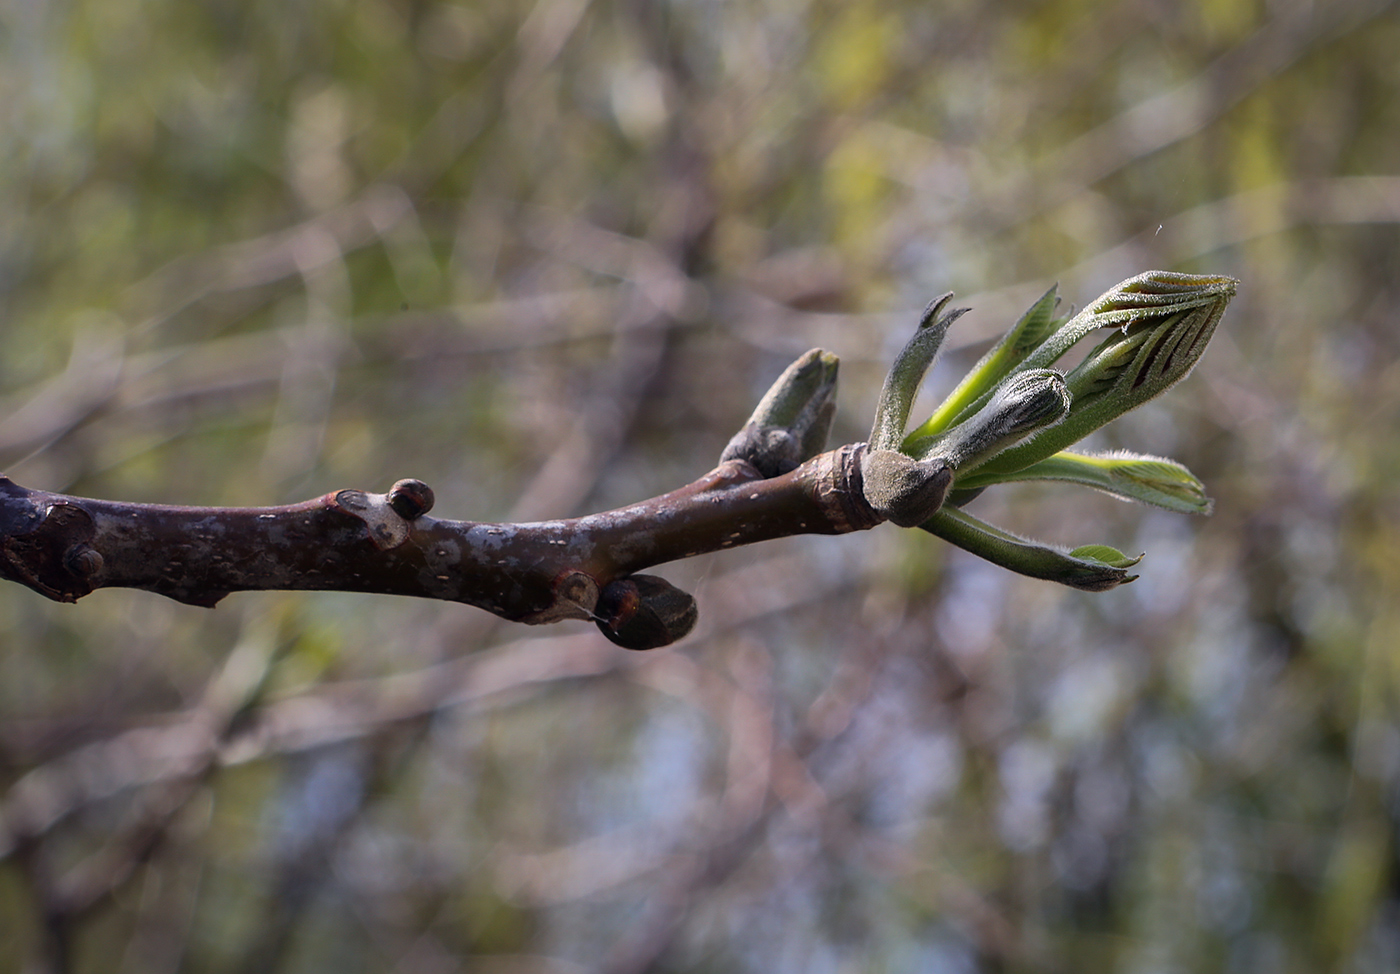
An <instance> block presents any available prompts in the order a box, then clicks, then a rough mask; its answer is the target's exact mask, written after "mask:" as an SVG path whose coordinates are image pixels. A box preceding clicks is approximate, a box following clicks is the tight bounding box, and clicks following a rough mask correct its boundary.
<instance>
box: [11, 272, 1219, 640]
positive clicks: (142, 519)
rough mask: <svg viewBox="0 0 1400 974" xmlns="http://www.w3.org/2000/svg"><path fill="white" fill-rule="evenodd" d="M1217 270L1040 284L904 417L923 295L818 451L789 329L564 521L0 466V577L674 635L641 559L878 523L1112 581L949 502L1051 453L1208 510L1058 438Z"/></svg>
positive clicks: (1162, 345) (826, 361) (1155, 367)
mask: <svg viewBox="0 0 1400 974" xmlns="http://www.w3.org/2000/svg"><path fill="white" fill-rule="evenodd" d="M1235 285H1236V282H1235V281H1234V280H1232V279H1231V278H1227V277H1220V276H1201V275H1189V274H1176V273H1171V272H1166V271H1151V272H1148V273H1146V274H1142V275H1139V276H1138V277H1135V278H1132V279H1130V280H1128V281H1124V282H1123V283H1122V284H1120V285H1118V286H1117V287H1115V288H1113V289H1111V290H1110V291H1108V292H1106V293H1105V294H1103V295H1102V296H1100V297H1099V299H1098V300H1096V301H1094V302H1093V303H1091V304H1090V305H1089V306H1088V307H1087V308H1085V310H1084V311H1082V312H1080V313H1079V314H1078V315H1075V316H1074V317H1073V318H1070V317H1065V318H1055V317H1054V314H1053V310H1054V306H1055V297H1054V291H1053V289H1052V290H1051V291H1050V292H1048V293H1047V294H1046V295H1045V296H1044V297H1043V298H1042V299H1041V300H1040V301H1038V302H1037V303H1036V305H1035V306H1033V307H1032V308H1031V310H1030V311H1028V312H1027V313H1026V315H1025V316H1023V317H1022V319H1021V321H1020V322H1018V323H1017V325H1016V326H1015V327H1014V328H1013V329H1012V330H1011V331H1010V332H1009V333H1008V335H1007V337H1006V338H1005V339H1003V341H1002V343H1001V344H999V345H998V346H997V347H996V348H994V349H992V351H990V352H988V353H987V355H986V356H984V358H983V359H982V361H980V362H979V363H978V364H977V365H976V366H974V367H973V370H972V372H970V373H969V374H968V376H967V378H965V379H964V380H963V382H962V384H961V385H960V386H959V387H958V388H957V389H956V390H954V393H953V394H952V396H950V397H949V399H948V401H947V402H945V404H944V406H943V407H940V409H939V410H938V411H936V412H935V413H934V415H933V416H932V417H930V418H929V419H928V420H927V421H926V422H925V423H923V424H922V425H921V426H919V427H918V428H916V429H915V430H914V431H913V432H912V433H909V434H907V435H906V432H905V430H906V427H907V421H908V417H909V411H910V408H911V406H912V404H913V402H914V399H915V396H916V394H917V391H918V387H919V384H920V383H921V382H922V381H923V378H924V374H925V372H926V370H927V369H928V367H929V365H930V364H931V363H932V362H933V359H934V358H935V356H936V355H937V353H938V348H939V345H940V344H941V343H942V340H943V337H944V335H945V334H946V332H947V330H948V327H949V325H951V324H952V323H953V321H954V320H956V318H957V317H958V316H959V315H961V314H962V309H957V310H953V311H948V312H944V310H943V309H944V306H945V305H946V303H947V301H948V299H949V297H951V295H945V296H943V297H942V298H939V299H938V300H936V301H934V302H933V303H932V304H930V305H929V308H928V310H927V311H926V312H925V313H924V315H923V318H922V320H921V321H920V323H919V326H918V328H917V329H916V331H915V335H914V337H913V338H912V339H911V340H910V343H909V345H908V346H907V347H906V348H905V350H904V352H903V353H902V354H901V355H900V356H899V358H898V359H897V360H896V362H895V364H894V367H893V368H892V369H891V371H890V375H889V377H888V379H887V381H886V383H885V386H884V389H883V391H882V392H881V396H880V403H879V408H878V409H877V411H876V419H875V425H874V427H873V428H872V430H871V435H870V442H869V443H868V444H867V443H853V444H848V445H846V446H843V447H840V448H839V449H836V450H832V451H829V452H822V451H823V450H824V449H825V445H826V439H827V435H828V433H829V431H830V429H831V421H832V416H833V413H834V411H835V393H836V376H837V367H838V362H837V359H836V356H835V355H832V354H831V353H829V352H825V351H822V350H821V349H812V350H811V351H809V352H807V353H806V354H805V355H803V356H802V357H801V358H799V359H798V360H797V361H796V362H794V363H793V364H792V365H790V366H789V367H788V368H787V370H786V371H785V372H784V373H783V374H782V375H781V376H779V377H778V379H777V381H776V382H775V383H774V384H773V386H772V388H770V389H769V390H768V392H767V394H766V395H764V397H763V398H762V400H760V402H759V404H758V406H757V407H756V408H755V410H754V412H753V415H752V416H751V417H750V418H749V421H748V422H747V423H746V424H745V425H744V427H743V428H742V429H741V430H740V431H739V432H738V433H737V434H735V436H734V438H733V439H731V440H730V442H729V444H728V445H727V446H726V447H725V449H724V452H723V453H722V454H721V455H720V463H719V466H717V467H716V468H715V469H714V470H711V471H710V472H709V473H707V474H705V476H703V477H701V478H700V479H699V480H696V481H694V482H693V483H690V484H687V485H686V486H684V487H681V488H680V489H679V490H674V491H671V492H670V493H668V494H662V495H661V496H659V497H653V498H651V499H649V500H645V501H642V502H641V503H638V504H633V505H631V506H629V507H623V508H619V509H617V510H613V511H606V512H604V513H601V514H591V515H589V516H587V517H579V518H571V519H569V520H560V521H538V522H532V523H525V524H515V523H502V524H491V523H478V522H475V521H449V520H439V519H437V518H433V517H429V516H428V512H429V511H430V510H432V506H433V492H432V490H431V489H429V487H428V485H427V484H424V483H423V482H421V481H418V480H400V481H399V482H398V483H396V484H394V486H393V487H392V488H390V490H389V491H388V493H385V494H370V493H366V492H364V491H359V490H341V491H336V492H335V493H332V494H326V495H324V496H322V497H319V498H316V499H315V500H309V501H304V502H302V503H300V504H292V505H287V506H284V507H255V508H226V507H175V506H166V505H153V504H126V503H120V502H117V501H105V500H93V499H90V498H85V497H71V496H68V495H66V494H53V493H48V492H46V491H40V490H31V489H29V488H27V487H21V486H20V485H18V484H16V483H14V482H13V481H11V480H9V479H8V478H6V477H3V476H0V577H3V578H7V579H9V580H11V581H14V582H19V583H20V584H21V585H27V586H29V587H30V588H32V589H34V590H35V591H36V592H39V593H40V594H42V595H45V596H47V597H48V598H51V599H55V600H57V601H60V602H73V601H76V600H77V599H79V598H81V597H82V596H84V595H87V594H88V593H89V592H91V591H93V590H94V589H97V588H103V587H126V588H139V589H146V590H147V591H151V592H156V593H159V594H160V595H165V596H168V597H170V598H172V599H176V600H178V601H180V602H186V603H189V604H191V605H201V606H212V605H214V604H216V603H217V602H218V601H219V600H220V599H222V598H223V597H224V596H225V595H227V594H228V593H230V592H240V591H250V590H266V589H291V590H327V589H338V590H341V591H349V592H378V593H383V594H388V595H416V596H419V597H422V598H430V599H444V600H448V601H453V602H465V603H467V604H468V605H475V606H478V607H480V608H483V609H486V610H487V611H488V612H492V613H495V614H496V615H498V616H501V617H502V618H505V619H509V620H511V621H515V622H524V623H529V624H540V623H546V622H557V621H559V620H562V619H592V620H593V621H594V622H596V623H597V625H598V627H599V629H601V630H602V631H603V633H604V634H605V635H606V636H607V637H608V638H609V639H611V640H612V641H613V642H615V643H617V644H618V645H620V646H624V647H627V648H628V649H652V648H655V647H657V646H665V645H667V644H669V643H672V642H675V641H676V640H677V639H680V638H681V637H682V636H684V635H685V634H686V633H688V632H689V631H690V630H691V628H692V627H693V626H694V625H695V620H696V614H697V613H696V607H695V599H694V598H693V597H691V596H690V595H689V594H688V593H686V592H682V591H681V590H680V589H677V588H675V587H674V586H673V585H671V584H670V583H669V582H666V581H665V580H663V579H660V578H656V577H654V576H650V575H642V574H638V573H639V572H640V571H642V569H645V568H650V567H651V566H653V565H659V564H663V563H665V562H668V561H676V560H679V559H681V558H690V557H693V556H695V555H699V554H703V553H706V552H710V551H716V550H719V549H721V548H732V547H737V546H739V545H746V544H753V543H755V542H759V541H769V540H772V539H774V538H781V537H787V536H789V535H795V534H845V533H847V532H849V531H860V530H865V529H867V528H872V527H874V526H875V525H877V524H880V523H881V522H883V521H887V520H888V521H892V522H893V523H895V524H897V525H899V526H901V527H909V528H913V527H918V528H923V529H925V530H927V531H930V532H932V533H935V534H938V535H940V536H941V537H944V538H945V539H947V540H949V541H952V542H953V543H955V544H958V545H960V546H961V547H964V548H967V549H968V550H970V551H973V552H975V553H977V554H980V555H982V556H983V557H985V558H988V559H989V560H991V561H993V562H995V563H996V564H999V565H1002V566H1003V567H1006V568H1010V569H1011V570H1013V571H1018V572H1021V573H1022V574H1026V575H1030V576H1032V577H1035V578H1043V579H1051V580H1055V581H1059V582H1063V583H1064V584H1067V585H1071V586H1074V587H1076V588H1080V589H1085V590H1088V591H1104V590H1106V589H1110V588H1113V587H1115V586H1117V585H1121V584H1123V583H1124V582H1128V581H1131V580H1132V579H1133V577H1134V576H1131V575H1129V574H1128V573H1127V569H1128V568H1130V567H1132V566H1133V565H1134V564H1136V562H1137V560H1138V559H1136V558H1130V557H1128V556H1126V555H1124V554H1123V553H1122V552H1120V551H1118V550H1117V549H1114V548H1110V547H1108V546H1106V545H1085V546H1081V547H1079V548H1076V549H1074V550H1073V551H1066V550H1062V549H1056V548H1052V547H1047V546H1044V545H1039V544H1037V543H1035V542H1030V541H1027V540H1025V539H1023V538H1017V537H1016V536H1014V535H1011V534H1009V533H1007V532H1004V531H1001V530H1000V529H998V528H995V527H993V526H992V525H987V524H983V523H982V522H981V521H979V520H977V519H976V518H973V517H971V516H970V515H966V514H962V513H961V512H958V511H956V510H954V508H958V507H961V506H962V505H963V504H965V503H967V502H968V501H970V500H972V499H973V498H975V497H976V496H977V495H978V494H980V493H981V491H982V490H983V489H985V488H986V487H988V486H991V485H994V484H996V483H999V482H1002V481H1008V480H1017V479H1022V478H1025V477H1032V478H1033V477H1036V476H1049V475H1051V474H1054V475H1056V476H1061V477H1064V476H1071V477H1072V479H1074V480H1076V481H1077V482H1082V483H1085V484H1087V485H1089V486H1095V487H1101V488H1107V489H1111V490H1113V491H1114V492H1115V493H1118V494H1120V495H1122V496H1128V497H1131V498H1133V499H1137V500H1145V501H1147V502H1148V503H1155V504H1161V505H1163V506H1167V507H1170V508H1171V509H1173V510H1186V511H1201V512H1205V511H1207V510H1209V506H1210V505H1209V500H1208V498H1206V496H1205V493H1204V489H1203V488H1201V485H1200V484H1199V482H1198V481H1196V479H1195V478H1194V477H1192V476H1191V474H1190V472H1189V471H1187V470H1186V469H1185V468H1184V467H1181V466H1180V465H1179V464H1174V463H1172V462H1170V461H1165V460H1161V459H1160V458H1152V457H1141V456H1136V455H1128V454H1115V455H1110V456H1107V457H1097V458H1095V457H1084V456H1078V455H1074V454H1067V453H1064V452H1063V449H1064V448H1065V447H1067V446H1070V445H1072V444H1073V443H1074V442H1075V441H1077V440H1078V439H1080V438H1082V437H1083V436H1085V435H1087V434H1088V433H1090V432H1092V431H1093V430H1095V429H1097V428H1098V427H1099V426H1102V425H1103V424H1104V423H1106V422H1108V421H1109V420H1111V419H1112V418H1114V417H1115V416H1117V415H1120V414H1121V413H1123V412H1126V411H1127V410H1129V409H1132V408H1134V407H1136V406H1138V405H1140V404H1142V403H1143V402H1146V401H1148V400H1149V399H1151V398H1153V397H1154V396H1156V395H1158V394H1160V393H1161V392H1163V391H1164V390H1165V389H1167V388H1168V387H1170V386H1171V385H1174V384H1175V383H1176V382H1178V381H1180V380H1181V379H1182V378H1183V377H1184V376H1185V375H1186V374H1187V373H1189V372H1190V370H1191V368H1192V367H1193V366H1194V365H1195V363H1196V361H1197V359H1199V358H1200V355H1201V353H1202V352H1203V351H1204V349H1205V345H1206V343H1207V342H1208V341H1209V340H1210V337H1211V335H1212V334H1213V333H1214V330H1215V326H1216V324H1217V323H1218V322H1219V321H1220V317H1221V315H1223V313H1224V310H1225V306H1226V304H1228V303H1229V301H1230V299H1231V298H1232V297H1233V296H1234V293H1235ZM1105 328H1110V329H1113V331H1112V333H1111V334H1110V337H1109V338H1107V339H1106V340H1105V341H1103V342H1102V343H1101V344H1100V345H1099V346H1098V347H1097V348H1095V349H1094V350H1093V351H1092V352H1090V354H1089V355H1088V357H1087V358H1085V359H1084V361H1083V362H1081V363H1080V364H1079V365H1078V366H1076V367H1075V368H1074V369H1073V370H1072V371H1070V372H1069V373H1068V374H1061V373H1060V372H1057V371H1055V370H1053V369H1051V368H1050V366H1051V365H1053V364H1054V363H1055V362H1056V360H1057V359H1059V358H1060V357H1061V356H1062V355H1063V354H1064V353H1065V352H1066V351H1067V350H1068V349H1069V348H1070V347H1071V346H1073V345H1074V344H1075V343H1077V342H1078V341H1080V340H1081V339H1082V338H1084V337H1085V336H1087V335H1089V334H1090V333H1092V332H1094V331H1096V330H1100V329H1105ZM1047 465H1048V466H1047ZM1047 470H1048V471H1049V473H1047ZM1037 471H1038V473H1037ZM1066 471H1068V473H1066ZM945 501H947V503H948V505H949V510H946V511H945V510H943V507H944V503H945ZM955 528H956V530H954V529H955Z"/></svg>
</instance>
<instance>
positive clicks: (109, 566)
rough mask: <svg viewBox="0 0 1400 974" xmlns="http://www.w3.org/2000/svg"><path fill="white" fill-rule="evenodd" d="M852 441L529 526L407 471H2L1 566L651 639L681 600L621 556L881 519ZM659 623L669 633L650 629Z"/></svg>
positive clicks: (647, 562) (64, 596) (202, 598)
mask: <svg viewBox="0 0 1400 974" xmlns="http://www.w3.org/2000/svg"><path fill="white" fill-rule="evenodd" d="M864 452H865V448H864V445H863V444H854V445H850V446H844V447H841V448H840V449H838V450H834V451H831V452H828V453H823V454H819V455H818V456H816V457H813V458H811V459H810V460H807V461H806V462H805V463H803V464H801V465H800V466H798V467H797V468H795V469H793V470H791V471H789V472H788V473H785V474H782V475H779V476H775V477H769V478H764V477H763V475H762V474H761V473H760V472H759V471H758V469H757V468H756V467H755V466H754V465H753V464H752V463H750V462H749V461H747V460H742V459H732V460H726V461H725V462H723V463H721V464H720V465H719V466H718V467H716V468H715V469H714V470H712V471H710V472H709V473H708V474H706V475H705V476H703V477H701V478H700V479H698V480H696V481H694V482H693V483H690V484H687V485H686V486H684V487H682V488H680V489H679V490H675V491H672V492H670V493H668V494H663V495H661V496H659V497H653V498H651V499H649V500H645V501H642V502H641V503H638V504H633V505H631V506H629V507H624V508H620V509H618V510H613V511H607V512H604V513H600V514H592V515H589V516H587V517H580V518H572V519H568V520H558V521H541V522H536V523H528V524H508V523H507V524H492V523H480V522H473V521H452V520H445V519H443V520H440V519H437V518H433V517H429V516H428V514H427V512H428V511H429V510H430V509H431V507H432V491H431V490H429V489H428V488H427V486H426V485H425V484H423V483H421V482H420V481H416V480H403V481H400V482H399V483H397V484H395V485H394V487H393V488H392V489H391V490H390V491H389V492H388V493H387V494H370V493H365V492H363V491H358V490H341V491H337V492H335V493H331V494H326V495H324V496H322V497H319V498H316V499H315V500H309V501H304V502H302V503H300V504H292V505H286V506H282V507H264V508H228V507H177V506H168V505H153V504H128V503H121V502H117V501H106V500H94V499H90V498H85V497H72V496H68V495H65V494H53V493H49V492H47V491H40V490H31V489H29V488H26V487H22V486H20V485H18V484H16V483H14V482H13V481H11V480H9V479H8V478H4V477H0V576H3V577H4V578H7V579H9V580H11V581H14V582H18V583H20V584H21V585H27V586H28V587H29V588H32V589H34V590H35V591H36V592H39V593H40V594H42V595H45V596H47V597H48V598H51V599H55V600H57V601H61V602H73V601H76V600H77V599H79V598H81V597H82V596H84V595H87V594H88V593H90V592H92V591H94V590H95V589H98V588H110V587H125V588H138V589H145V590H147V591H150V592H156V593H158V594H160V595H165V596H168V597H169V598H172V599H175V600H177V601H180V602H185V603H188V604H190V605H199V606H213V605H214V604H216V603H217V602H218V601H219V600H220V599H222V598H223V597H224V596H225V595H227V594H229V593H230V592H241V591H252V590H269V589H286V590H329V589H335V590H341V591H350V592H378V593H384V594H390V595H414V596H420V597H423V598H431V599H443V600H447V601H454V602H465V603H467V604H469V605H475V606H478V607H479V608H483V609H486V610H487V611H489V612H493V613H495V614H496V615H499V616H501V617H503V618H505V619H508V620H511V621H515V622H525V623H531V624H538V623H546V622H555V621H558V620H561V619H594V620H596V621H597V622H598V623H599V625H600V627H602V628H603V630H604V632H606V633H608V634H609V635H610V636H612V637H613V638H614V640H615V641H619V642H621V644H622V645H627V646H629V648H650V647H651V646H652V645H665V644H666V643H669V642H672V641H673V640H674V639H676V638H679V637H680V636H682V635H684V634H685V632H688V631H689V629H690V627H691V625H693V623H694V614H695V609H694V602H693V600H691V599H690V597H689V596H688V595H686V594H685V593H682V592H679V590H676V589H673V588H671V587H670V586H669V585H666V583H663V582H661V580H660V579H650V578H649V577H648V576H642V577H641V578H635V577H633V576H635V573H636V572H638V571H640V570H642V569H644V568H649V567H651V566H653V565H658V564H661V563H663V562H668V561H676V560H678V559H681V558H689V557H692V556H694V555H698V554H702V553H704V552H709V551H715V550H718V549H721V548H730V547H735V546H738V545H744V544H752V543H754V542H758V541H767V540H771V539H773V538H780V537H785V536H788V535H794V534H807V533H811V534H842V533H845V532H848V531H855V530H861V529H865V528H870V527H873V526H874V525H876V524H879V523H880V522H881V521H882V520H884V518H883V517H881V516H880V515H878V514H877V513H875V511H874V510H873V509H872V508H871V507H870V505H869V503H868V502H866V500H865V498H864V494H863V492H862V489H861V483H862V481H861V474H860V458H861V457H862V455H863V454H864ZM662 635H668V636H669V637H670V638H667V639H665V640H664V641H663V642H656V640H657V639H659V638H660V637H661V636H662ZM644 637H647V638H645V639H644ZM639 640H643V641H645V642H646V643H647V645H641V644H639V642H638V641H639Z"/></svg>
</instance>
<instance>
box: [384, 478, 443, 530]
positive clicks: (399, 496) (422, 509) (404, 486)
mask: <svg viewBox="0 0 1400 974" xmlns="http://www.w3.org/2000/svg"><path fill="white" fill-rule="evenodd" d="M389 506H390V507H392V508H393V509H394V513H395V514H397V515H398V516H399V517H401V518H403V519H404V520H405V521H412V520H413V519H414V518H418V517H422V516H423V515H424V514H427V513H428V512H429V511H431V510H432V509H433V489H432V488H431V487H429V486H428V485H427V484H425V483H423V481H421V480H413V479H408V480H400V481H399V482H398V483H396V484H395V485H394V486H392V487H390V488H389Z"/></svg>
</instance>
